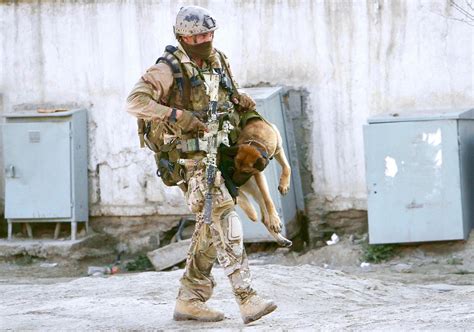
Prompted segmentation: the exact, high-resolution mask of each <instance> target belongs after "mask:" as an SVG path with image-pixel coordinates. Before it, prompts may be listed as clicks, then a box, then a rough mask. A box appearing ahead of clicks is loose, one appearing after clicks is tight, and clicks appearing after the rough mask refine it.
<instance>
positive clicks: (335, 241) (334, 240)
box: [326, 233, 339, 246]
mask: <svg viewBox="0 0 474 332" xmlns="http://www.w3.org/2000/svg"><path fill="white" fill-rule="evenodd" d="M338 242H339V236H337V234H336V233H334V234H333V235H331V240H329V241H326V243H327V245H328V246H332V245H333V244H336V243H338Z"/></svg>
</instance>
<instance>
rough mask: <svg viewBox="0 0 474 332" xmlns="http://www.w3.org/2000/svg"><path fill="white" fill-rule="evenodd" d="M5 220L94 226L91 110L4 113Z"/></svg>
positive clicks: (10, 221) (10, 235)
mask: <svg viewBox="0 0 474 332" xmlns="http://www.w3.org/2000/svg"><path fill="white" fill-rule="evenodd" d="M4 117H5V124H4V126H3V144H4V146H3V153H4V166H5V170H4V176H5V218H6V219H7V222H8V238H9V239H11V238H12V223H14V222H19V223H27V225H28V233H29V235H30V236H32V234H31V228H30V227H29V223H30V222H55V223H57V228H56V232H55V235H56V236H57V233H58V231H59V223H60V222H70V223H71V238H72V239H73V240H75V238H76V230H77V222H85V223H86V227H88V216H89V213H88V212H89V209H88V189H87V188H88V180H87V112H86V110H84V109H79V110H72V111H64V112H57V113H38V112H36V111H18V112H14V113H9V114H6V115H4Z"/></svg>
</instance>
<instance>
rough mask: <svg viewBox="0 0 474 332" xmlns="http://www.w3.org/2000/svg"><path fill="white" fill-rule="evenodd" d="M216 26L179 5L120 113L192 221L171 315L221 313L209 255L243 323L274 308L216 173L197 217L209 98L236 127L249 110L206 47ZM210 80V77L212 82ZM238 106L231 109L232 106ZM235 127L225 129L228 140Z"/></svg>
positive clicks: (202, 12)
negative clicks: (133, 121) (254, 278)
mask: <svg viewBox="0 0 474 332" xmlns="http://www.w3.org/2000/svg"><path fill="white" fill-rule="evenodd" d="M216 29H217V24H216V21H215V19H214V18H213V16H212V15H211V14H210V12H209V11H207V10H206V9H204V8H201V7H198V6H187V7H183V8H181V9H180V11H179V13H178V15H177V17H176V25H175V26H174V33H175V36H176V39H177V40H178V46H177V47H173V46H167V47H166V50H165V53H164V54H163V56H162V57H160V58H159V59H158V60H157V63H156V64H155V65H154V66H152V67H151V68H150V69H148V70H147V71H146V73H145V74H144V75H143V76H142V77H141V78H140V80H139V81H138V83H137V84H136V85H135V87H134V88H133V90H132V92H131V93H130V95H129V96H128V99H127V106H128V112H129V113H130V114H132V115H134V116H135V117H137V118H138V119H139V120H138V122H139V134H140V135H141V142H142V146H143V143H146V144H147V146H148V147H150V148H151V149H152V150H154V151H155V153H156V154H155V159H156V161H157V165H158V170H159V175H160V176H161V178H162V180H163V182H164V183H165V184H167V185H179V187H180V188H181V189H182V190H183V192H184V193H185V197H186V201H187V204H188V206H189V208H190V209H191V211H192V212H194V213H196V226H195V230H194V233H193V236H192V240H191V246H190V248H189V251H188V258H187V261H186V268H185V271H184V274H183V277H182V278H181V280H180V282H181V286H180V289H179V292H178V296H177V300H176V306H175V310H174V315H173V318H174V319H175V320H188V319H190V320H198V321H220V320H222V319H224V314H223V313H222V312H219V311H217V310H214V309H211V308H209V307H208V306H207V305H206V301H207V300H208V299H209V298H210V297H211V295H212V291H213V288H214V286H215V281H214V279H213V277H212V274H211V269H212V266H213V264H214V262H215V260H216V258H217V260H218V261H219V263H220V265H221V266H222V267H223V268H224V271H225V274H226V275H227V276H228V278H229V281H230V283H231V286H232V289H233V293H234V295H235V298H236V300H237V303H238V305H239V307H240V312H241V316H242V319H243V321H244V323H249V322H252V321H255V320H257V319H259V318H261V317H262V316H264V315H266V314H269V313H270V312H272V311H273V310H275V309H276V308H277V306H276V305H275V304H274V303H273V302H272V301H269V300H264V299H262V298H261V297H259V296H258V295H257V294H256V292H255V290H254V289H253V288H252V285H251V279H250V271H249V266H248V260H247V256H246V253H245V248H244V245H243V238H242V235H243V234H242V224H241V221H240V220H239V217H238V215H237V213H236V212H235V209H234V206H235V203H234V199H233V197H232V196H231V194H230V193H229V190H228V189H227V188H226V186H225V183H224V180H223V177H222V176H221V174H220V172H219V171H218V172H217V176H216V177H215V182H214V185H213V186H212V187H211V191H212V197H213V200H212V214H211V219H212V222H211V223H209V224H208V223H205V222H204V211H203V210H204V203H205V195H206V192H207V190H208V188H209V187H208V185H207V182H206V181H207V177H206V166H205V164H204V163H203V160H205V158H206V153H205V152H203V151H202V146H203V145H204V143H205V142H203V141H202V140H201V139H202V137H203V136H202V134H203V133H205V132H206V131H208V128H207V127H206V125H205V123H204V122H205V121H207V115H208V109H209V105H210V102H213V101H215V102H216V103H217V108H218V112H219V114H221V115H222V114H224V116H225V119H226V121H228V122H229V123H231V124H232V125H233V126H234V127H235V128H236V129H238V124H239V120H240V117H241V114H243V113H245V112H246V111H248V110H255V102H254V101H253V100H252V98H250V97H249V96H248V95H246V94H243V93H238V91H237V90H236V88H235V87H236V84H235V82H234V81H233V76H232V73H231V71H230V68H229V63H228V62H227V58H226V56H225V55H224V54H223V53H222V52H220V51H218V50H216V49H215V48H213V45H212V42H213V38H214V31H215V30H216ZM213 82H217V83H216V84H213ZM235 110H238V111H239V112H236V111H235ZM236 135H238V130H237V131H236V130H234V131H232V132H231V133H230V135H229V136H230V140H231V142H235V140H236Z"/></svg>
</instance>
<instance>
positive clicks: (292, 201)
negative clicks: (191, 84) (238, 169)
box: [237, 87, 304, 242]
mask: <svg viewBox="0 0 474 332" xmlns="http://www.w3.org/2000/svg"><path fill="white" fill-rule="evenodd" d="M244 90H245V92H246V93H248V94H249V95H250V96H251V97H252V98H253V99H254V100H255V102H256V103H257V111H258V112H259V113H260V114H261V115H262V116H263V117H265V119H267V120H268V121H270V122H271V123H273V124H275V125H276V126H277V127H278V129H279V131H280V134H281V136H282V140H283V149H284V150H285V153H286V156H287V158H288V162H289V163H290V165H291V168H292V174H291V186H290V191H289V192H288V194H286V195H285V196H282V195H281V194H280V192H279V191H278V183H279V179H280V174H281V167H280V165H279V164H278V162H277V161H276V160H272V161H271V162H270V164H269V165H268V166H267V167H266V168H265V170H264V174H265V177H266V179H267V182H268V188H269V191H270V195H271V197H272V199H273V202H274V203H275V207H276V209H277V211H278V215H279V217H280V219H281V220H282V223H283V230H282V234H283V235H284V236H287V237H291V236H293V235H294V233H295V232H296V231H297V229H298V225H297V223H298V214H299V211H304V199H303V191H302V187H301V180H300V176H299V170H298V160H297V155H296V144H295V140H294V135H293V127H292V124H291V118H290V117H289V115H288V113H287V112H285V109H284V104H283V103H282V88H280V87H262V88H246V89H244ZM251 203H252V204H253V205H254V207H255V209H256V211H257V212H258V215H259V220H261V214H260V210H259V208H258V206H257V204H256V203H255V202H254V201H253V199H251ZM237 213H238V214H239V217H240V218H241V220H242V223H243V232H244V240H245V241H246V242H266V241H274V239H273V237H271V236H270V234H269V233H268V231H267V229H266V228H265V226H263V224H262V223H261V222H260V221H258V222H252V221H251V220H250V219H249V218H248V217H247V215H246V214H245V213H244V212H243V211H242V210H241V209H240V208H239V207H238V208H237Z"/></svg>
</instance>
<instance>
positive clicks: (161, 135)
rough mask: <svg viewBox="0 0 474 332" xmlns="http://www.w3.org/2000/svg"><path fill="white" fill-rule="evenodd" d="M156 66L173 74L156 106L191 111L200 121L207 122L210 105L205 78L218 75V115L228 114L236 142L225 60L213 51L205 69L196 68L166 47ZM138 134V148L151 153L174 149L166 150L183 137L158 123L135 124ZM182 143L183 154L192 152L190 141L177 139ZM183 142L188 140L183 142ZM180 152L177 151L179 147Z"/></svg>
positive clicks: (230, 78)
mask: <svg viewBox="0 0 474 332" xmlns="http://www.w3.org/2000/svg"><path fill="white" fill-rule="evenodd" d="M156 63H166V64H167V65H168V66H169V67H170V68H171V70H172V73H173V79H174V81H173V85H172V87H171V90H170V93H169V95H168V97H167V98H166V99H163V100H160V101H158V102H159V103H161V104H163V105H166V106H169V107H172V108H177V109H182V110H188V111H192V112H193V113H194V115H195V116H196V117H197V118H199V119H200V120H201V121H203V122H206V121H207V111H208V108H209V104H210V101H211V100H210V93H211V91H210V89H209V86H210V85H209V82H206V77H209V76H211V75H209V74H211V73H212V74H214V75H215V74H217V75H218V77H219V81H218V90H217V100H216V105H217V112H218V113H219V114H222V113H227V114H228V117H227V120H228V121H230V123H231V124H232V125H233V126H234V127H235V130H233V131H232V132H230V134H229V136H230V140H231V142H235V141H236V139H237V136H238V131H237V128H238V123H239V115H238V114H236V112H233V106H234V105H233V103H232V102H231V101H230V96H231V95H232V93H233V86H235V81H234V79H233V76H232V72H231V71H230V68H229V63H228V60H227V58H226V56H225V55H224V54H223V53H222V52H220V51H218V50H216V52H215V53H214V54H213V55H212V56H211V58H210V60H209V64H208V66H207V67H206V68H204V69H200V68H198V67H197V66H196V65H195V64H194V63H193V62H191V60H190V59H189V57H188V56H187V55H186V53H184V52H183V51H182V50H181V49H179V48H177V47H174V46H171V45H168V46H167V47H166V48H165V52H164V53H163V55H162V56H161V57H159V58H158V60H157V61H156ZM138 134H139V137H140V143H141V147H144V146H145V144H146V145H147V146H148V147H149V148H150V149H151V150H153V151H154V152H156V153H158V152H160V151H169V150H171V149H175V148H176V146H167V145H169V143H170V142H171V141H172V140H173V139H174V138H176V137H177V136H182V135H181V133H180V132H179V130H178V128H176V126H174V125H173V124H170V123H168V121H166V120H164V121H160V120H141V119H140V120H138ZM180 138H181V139H182V141H183V144H182V151H183V152H188V151H192V150H193V149H195V147H194V145H195V144H194V143H193V142H192V140H189V139H190V137H186V135H184V137H183V136H182V137H180ZM184 140H188V142H185V141H184ZM178 148H179V147H178Z"/></svg>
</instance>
